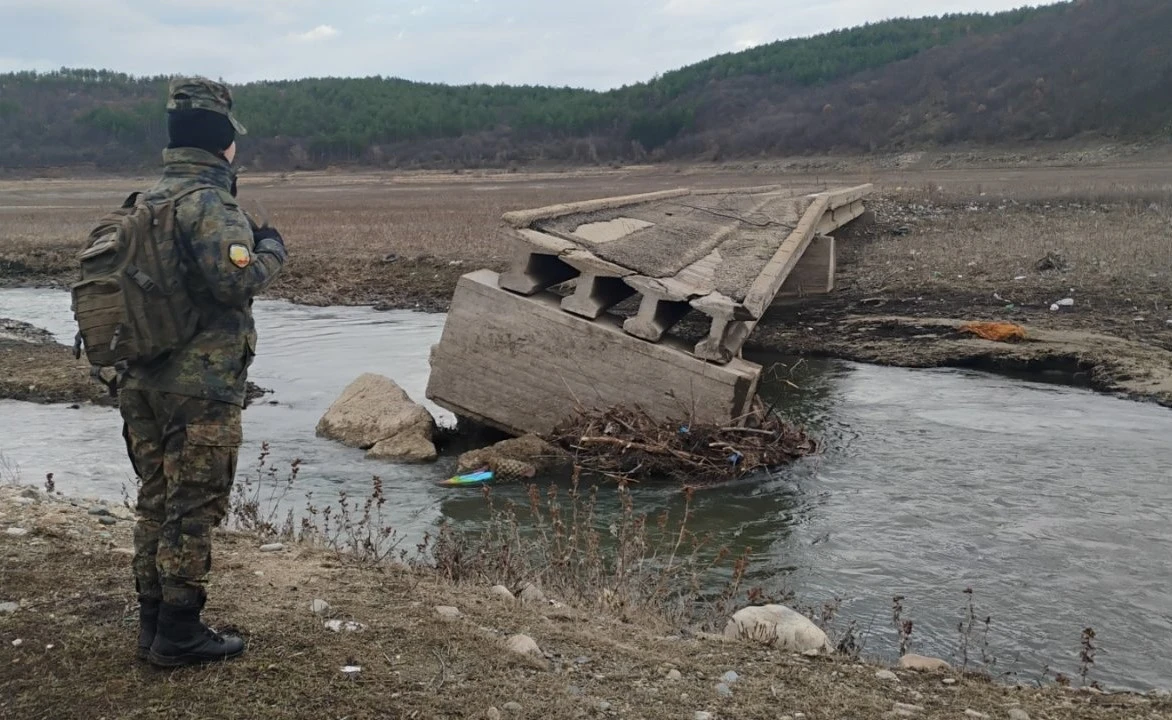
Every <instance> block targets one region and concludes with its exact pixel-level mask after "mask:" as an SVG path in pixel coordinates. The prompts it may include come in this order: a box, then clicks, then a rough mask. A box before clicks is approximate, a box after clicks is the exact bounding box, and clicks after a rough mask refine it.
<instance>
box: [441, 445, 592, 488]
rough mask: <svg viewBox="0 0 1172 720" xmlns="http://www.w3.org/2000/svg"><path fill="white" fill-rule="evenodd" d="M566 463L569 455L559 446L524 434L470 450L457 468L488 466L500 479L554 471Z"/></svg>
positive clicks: (511, 478) (568, 460) (482, 467)
mask: <svg viewBox="0 0 1172 720" xmlns="http://www.w3.org/2000/svg"><path fill="white" fill-rule="evenodd" d="M569 464H570V456H569V455H568V454H567V453H566V452H565V451H564V450H562V449H561V448H558V447H555V446H554V445H551V444H549V443H548V442H546V441H545V440H542V439H541V438H539V437H537V436H536V435H524V436H522V437H519V438H512V439H510V440H505V441H503V442H499V443H497V444H495V445H492V446H490V447H486V448H481V449H479V450H470V451H469V452H466V453H464V454H463V455H461V456H460V459H459V460H458V461H457V467H456V469H457V472H460V473H467V472H475V471H477V470H483V469H488V470H492V471H493V472H494V473H496V475H497V477H498V478H500V479H501V480H524V479H528V478H531V477H534V476H535V475H540V474H545V473H549V472H553V471H556V470H558V469H560V468H563V467H568V466H569Z"/></svg>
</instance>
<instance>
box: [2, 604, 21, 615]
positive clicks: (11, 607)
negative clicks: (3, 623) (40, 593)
mask: <svg viewBox="0 0 1172 720" xmlns="http://www.w3.org/2000/svg"><path fill="white" fill-rule="evenodd" d="M19 609H20V604H19V603H14V602H3V603H0V615H11V614H12V613H14V612H16V611H17V610H19Z"/></svg>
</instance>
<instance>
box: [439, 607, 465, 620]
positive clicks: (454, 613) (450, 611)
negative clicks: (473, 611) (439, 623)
mask: <svg viewBox="0 0 1172 720" xmlns="http://www.w3.org/2000/svg"><path fill="white" fill-rule="evenodd" d="M435 612H436V614H437V615H439V616H440V617H441V618H443V619H444V620H458V619H459V618H460V617H461V615H462V613H461V612H460V608H457V607H452V606H451V605H440V606H439V607H437V608H436V609H435Z"/></svg>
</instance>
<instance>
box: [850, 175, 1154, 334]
mask: <svg viewBox="0 0 1172 720" xmlns="http://www.w3.org/2000/svg"><path fill="white" fill-rule="evenodd" d="M872 209H873V210H874V212H875V215H876V220H877V225H876V227H875V228H874V230H873V232H872V234H871V237H870V238H869V242H864V243H859V244H858V245H857V246H853V247H852V246H850V244H849V243H844V246H847V248H846V249H847V252H848V253H850V257H849V258H848V262H849V264H850V265H851V266H852V270H851V277H850V280H851V281H852V282H853V283H854V287H856V288H857V289H858V290H859V291H860V292H865V293H871V294H878V293H883V292H890V291H892V290H898V291H906V290H920V291H927V292H931V291H933V290H945V291H953V290H955V289H957V288H963V289H964V290H966V291H972V292H978V293H979V292H981V291H985V292H987V293H992V292H998V294H1000V295H1002V296H1003V297H1005V298H1006V303H1005V304H1010V303H1012V302H1015V301H1016V302H1017V304H1019V305H1020V304H1023V303H1030V302H1033V303H1038V302H1041V301H1042V299H1045V298H1052V299H1051V300H1050V301H1049V302H1047V303H1046V305H1047V306H1048V305H1049V304H1050V302H1053V301H1054V300H1057V299H1060V298H1059V297H1054V295H1055V294H1060V296H1061V297H1068V296H1071V293H1072V291H1073V293H1074V295H1073V296H1074V297H1075V298H1076V300H1077V299H1079V296H1081V295H1086V296H1088V297H1091V298H1094V297H1096V296H1098V297H1103V298H1117V299H1121V300H1122V299H1125V298H1127V297H1128V296H1131V295H1134V296H1135V298H1136V299H1137V300H1139V299H1141V298H1145V297H1147V296H1152V298H1153V299H1154V300H1156V301H1157V302H1160V298H1159V297H1158V296H1159V294H1160V291H1161V290H1165V291H1166V289H1167V287H1168V284H1169V282H1170V281H1172V220H1170V219H1169V217H1170V216H1169V215H1168V214H1167V213H1169V212H1172V195H1170V196H1169V197H1168V198H1167V199H1166V200H1165V202H1163V203H1159V204H1156V203H1150V204H1146V205H1145V204H1144V203H1136V202H1127V203H1114V204H1107V203H1103V202H1088V201H1086V200H1081V201H1080V200H1055V201H1048V202H1029V203H1022V202H1017V201H992V202H990V201H988V200H987V199H986V200H984V201H982V202H980V203H978V202H973V201H967V202H966V201H964V200H962V199H960V198H957V197H954V196H947V195H941V194H933V196H932V197H930V198H924V197H922V196H919V195H913V194H909V193H898V194H893V195H888V196H883V197H880V198H877V199H876V201H875V202H873V203H872ZM1048 256H1050V257H1051V258H1052V262H1050V263H1048V264H1047V265H1042V266H1039V262H1040V261H1043V260H1044V259H1045V258H1047V257H1048ZM1042 268H1045V269H1042ZM1164 302H1166V299H1165V301H1164ZM1166 309H1167V307H1166V305H1165V304H1163V303H1161V304H1160V307H1159V308H1158V309H1154V311H1159V312H1162V311H1164V310H1166Z"/></svg>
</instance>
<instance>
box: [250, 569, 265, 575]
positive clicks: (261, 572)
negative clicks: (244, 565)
mask: <svg viewBox="0 0 1172 720" xmlns="http://www.w3.org/2000/svg"><path fill="white" fill-rule="evenodd" d="M252 574H253V575H256V576H257V577H264V576H265V571H264V570H254V571H253V573H252Z"/></svg>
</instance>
